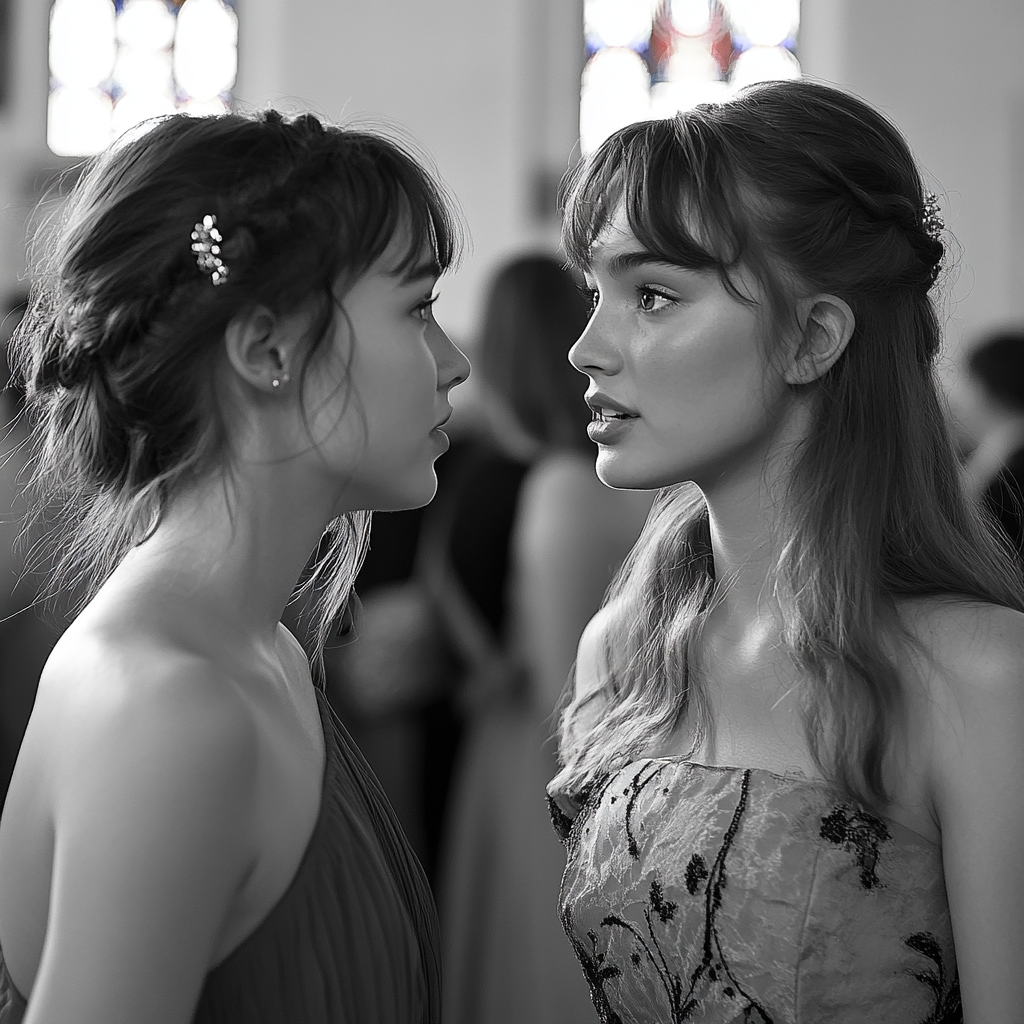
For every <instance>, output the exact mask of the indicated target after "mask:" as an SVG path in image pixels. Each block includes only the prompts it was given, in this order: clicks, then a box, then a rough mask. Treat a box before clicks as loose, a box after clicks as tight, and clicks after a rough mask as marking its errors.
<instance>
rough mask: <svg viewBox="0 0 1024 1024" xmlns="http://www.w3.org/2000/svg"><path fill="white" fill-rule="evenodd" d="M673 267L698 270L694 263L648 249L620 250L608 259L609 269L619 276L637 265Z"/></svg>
mask: <svg viewBox="0 0 1024 1024" xmlns="http://www.w3.org/2000/svg"><path fill="white" fill-rule="evenodd" d="M652 265H653V266H661V267H671V268H672V269H673V270H696V269H699V268H697V267H694V266H693V265H692V264H687V263H679V262H677V261H675V260H670V259H666V258H665V257H664V256H659V255H657V254H656V253H653V252H648V251H647V250H646V249H636V250H633V251H632V252H620V253H618V254H617V255H615V256H613V257H612V258H611V259H610V260H609V261H608V269H609V271H610V272H611V274H612V276H614V277H618V276H619V275H620V274H624V273H625V272H626V271H627V270H634V269H635V268H637V267H649V266H652Z"/></svg>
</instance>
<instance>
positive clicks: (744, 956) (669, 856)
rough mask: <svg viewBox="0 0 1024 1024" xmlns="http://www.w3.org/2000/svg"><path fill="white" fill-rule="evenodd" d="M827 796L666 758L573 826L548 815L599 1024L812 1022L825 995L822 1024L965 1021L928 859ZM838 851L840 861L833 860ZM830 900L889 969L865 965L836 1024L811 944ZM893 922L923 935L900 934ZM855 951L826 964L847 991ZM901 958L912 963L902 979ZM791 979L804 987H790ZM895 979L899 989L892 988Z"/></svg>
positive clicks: (614, 788)
mask: <svg viewBox="0 0 1024 1024" xmlns="http://www.w3.org/2000/svg"><path fill="white" fill-rule="evenodd" d="M673 791H675V795H674V796H671V797H670V794H672V793H673ZM662 796H664V797H670V798H669V799H668V800H667V801H665V802H664V803H662V800H661V798H662ZM828 800H829V797H828V795H827V791H825V790H823V789H817V790H816V789H815V788H814V786H813V785H812V784H811V783H809V782H806V781H804V782H802V781H800V780H794V779H790V778H788V777H783V776H778V775H774V774H773V773H771V772H765V771H763V770H759V769H740V768H709V767H705V766H701V765H692V764H689V763H688V762H681V761H679V760H673V759H670V758H658V759H645V760H644V761H642V762H637V763H636V764H635V765H633V766H629V767H627V768H626V769H623V770H621V771H618V772H616V773H614V774H612V775H610V776H607V777H605V778H604V779H603V780H602V781H601V782H600V783H599V784H598V785H597V786H595V787H594V788H593V790H592V791H591V792H590V793H589V794H588V795H587V799H586V800H585V801H583V806H582V808H581V811H580V815H579V817H577V818H576V819H575V821H574V822H569V821H568V819H567V817H566V820H565V821H564V822H561V823H560V822H559V821H558V815H556V814H555V813H554V812H553V814H552V817H553V818H554V819H555V823H556V825H558V824H562V825H563V828H564V829H565V834H566V835H567V853H568V861H569V866H568V869H567V873H566V879H565V883H564V888H563V899H564V902H563V905H562V907H561V918H562V923H563V927H564V928H565V931H566V933H567V934H568V935H569V938H570V941H571V942H572V944H573V947H574V949H575V951H576V954H577V957H578V958H579V960H580V963H581V964H582V966H583V971H584V974H585V976H586V978H587V981H588V983H589V985H590V989H591V995H592V998H593V1002H594V1006H595V1008H596V1009H597V1014H598V1019H599V1020H600V1021H601V1024H624V1021H623V1015H625V1017H626V1018H627V1019H628V1020H630V1021H633V1020H636V1021H640V1020H642V1021H643V1022H644V1024H696V1022H697V1021H700V1022H720V1021H726V1020H728V1021H730V1022H735V1024H739V1022H741V1021H742V1022H744V1024H783V1022H784V1021H788V1020H790V1019H791V1015H792V1013H794V1012H795V1013H796V1014H797V1015H798V1016H799V1019H807V1020H816V1019H818V1018H817V1017H816V1016H815V1010H816V1009H819V1007H818V1003H817V999H819V998H821V999H822V1000H823V1002H822V1004H821V1007H820V1009H821V1012H822V1014H823V1016H822V1018H821V1019H825V1018H826V1017H827V1018H828V1019H833V1018H834V1019H836V1020H837V1021H838V1020H840V1019H841V1020H842V1021H844V1022H852V1021H854V1020H856V1021H857V1022H858V1024H860V1022H861V1021H862V1020H866V1019H868V1017H870V1016H871V1015H870V1014H868V1016H867V1017H865V1016H864V1012H865V1008H866V1007H868V1006H869V1005H870V1006H875V1005H877V1006H878V1007H879V1010H880V1011H881V1010H882V1009H883V1008H884V1010H885V1012H884V1013H882V1015H881V1016H880V1017H879V1018H878V1019H880V1020H881V1019H885V1020H906V1021H908V1024H910V1022H911V1021H913V1022H914V1024H963V1014H962V1009H961V1001H960V994H959V987H958V982H957V976H956V969H955V961H954V960H953V959H952V957H953V950H952V936H951V935H949V934H948V916H947V915H948V909H947V908H946V906H945V902H944V891H943V890H942V888H941V885H940V882H941V861H939V860H938V859H937V856H938V855H937V854H933V853H930V852H929V851H928V850H927V849H920V848H919V847H918V846H917V845H916V844H915V840H914V839H913V837H907V838H906V839H904V838H903V837H902V836H900V835H899V833H897V834H896V838H895V839H894V837H893V834H891V831H890V824H887V822H886V821H885V820H884V819H882V818H880V817H876V816H875V815H872V814H869V813H868V812H866V811H864V810H862V809H861V808H859V807H858V806H857V805H855V804H849V805H848V804H831V803H828V802H827V801H828ZM808 811H809V812H810V813H807V812H808ZM712 815H713V816H714V817H712ZM712 821H718V822H720V824H719V825H718V826H717V830H718V838H717V839H716V838H715V833H714V832H711V833H709V832H708V824H709V823H710V822H712ZM892 829H894V830H895V829H897V826H892ZM560 831H561V829H560ZM906 843H910V844H911V847H910V848H908V847H907V846H906V845H905V844H906ZM830 845H831V846H834V847H837V848H839V849H840V850H841V851H843V852H844V854H845V856H840V857H838V858H837V857H835V856H828V855H827V851H828V848H829V846H830ZM890 850H891V853H890V852H888V851H890ZM609 851H610V852H609ZM890 856H891V857H892V858H893V859H892V860H889V859H888V858H889V857H890ZM846 857H849V861H847V860H846ZM933 857H934V858H935V861H934V864H935V866H934V868H933V867H931V864H932V863H933V861H932V858H933ZM917 858H923V860H922V859H917ZM851 862H852V866H853V870H852V871H851V869H850V867H848V866H847V864H850V863H851ZM883 866H884V867H885V870H884V871H883V870H882V868H883ZM904 869H906V870H904ZM933 872H937V874H933ZM733 874H735V881H733V882H732V884H733V885H735V886H736V890H735V893H734V894H732V889H731V887H730V880H731V877H732V875H733ZM935 879H938V881H936V880H935ZM765 885H768V886H770V887H772V888H771V890H770V891H769V892H767V893H766V892H765V890H764V886H765ZM869 893H870V894H872V895H870V896H869V895H868V894H869ZM730 894H732V895H730ZM819 894H820V895H819ZM834 900H839V901H841V904H840V905H848V908H847V910H846V911H845V912H846V913H848V915H849V916H848V917H843V918H840V919H838V920H842V921H843V922H844V924H843V927H844V928H845V927H847V924H846V923H845V922H848V924H849V927H852V928H855V929H861V928H863V929H868V931H867V932H865V934H866V935H870V936H871V941H872V942H873V943H876V944H877V943H879V942H881V943H884V944H888V949H889V951H891V954H892V955H893V957H894V958H895V960H894V973H892V974H886V973H885V971H883V972H882V974H885V977H882V976H881V975H878V971H877V965H875V966H873V967H872V971H873V972H874V973H873V974H872V976H870V977H869V976H868V975H865V976H864V978H863V983H864V985H863V988H862V989H860V990H859V991H858V992H857V994H856V996H855V998H854V1000H853V1001H851V1003H850V1004H849V1006H848V1007H847V1008H846V1013H845V1015H844V1014H843V1009H842V1007H839V1006H837V1005H835V1004H834V1003H832V1002H830V1001H829V1000H830V999H835V998H840V999H841V998H842V995H841V993H842V991H843V989H842V987H840V988H838V989H837V988H835V987H834V986H830V985H829V984H828V979H829V978H830V977H831V976H832V973H833V971H837V970H839V964H838V961H837V962H836V963H835V964H833V963H832V962H831V961H830V960H829V957H830V956H832V955H833V954H832V953H830V952H829V948H830V947H829V946H827V945H826V946H824V947H823V946H822V945H821V942H822V932H821V931H820V929H821V926H822V924H823V923H825V925H826V927H835V926H836V922H837V918H836V917H835V909H836V906H837V904H836V903H835V902H833V901H834ZM808 901H810V902H808ZM819 907H820V908H822V909H825V910H826V911H827V912H826V913H825V914H824V916H822V915H821V914H820V912H819ZM860 907H863V915H864V916H863V918H862V917H861V916H860V913H861V911H860V910H859V908H860ZM809 921H810V922H811V927H810V930H808V922H809ZM900 921H904V922H907V923H909V922H914V923H915V925H916V930H915V929H914V927H913V926H912V927H911V928H905V930H904V931H903V932H900V931H897V930H895V929H894V927H893V926H894V925H895V927H896V928H898V927H899V925H898V922H900ZM775 922H777V923H778V928H777V929H776V924H775ZM932 922H934V925H933V924H932ZM928 928H934V930H925V929H928ZM737 929H739V930H738V931H737ZM752 929H753V930H752ZM911 931H913V934H909V935H908V933H909V932H911ZM858 941H859V940H858ZM737 942H739V944H737ZM847 948H848V947H847V944H846V942H845V940H844V941H839V936H837V943H836V948H835V953H834V955H835V956H842V957H845V959H844V960H843V967H842V969H841V973H844V974H845V976H846V977H847V979H849V977H850V975H849V973H848V972H849V971H850V970H851V969H853V970H856V966H855V965H851V963H850V960H849V954H848V953H844V952H843V951H844V950H846V949H847ZM761 949H763V950H764V954H765V960H764V962H759V951H760V950H761ZM908 950H911V951H913V954H912V955H915V956H919V957H921V958H922V959H921V962H920V965H919V966H911V967H907V968H906V969H904V965H905V964H906V963H907V959H906V957H907V951H908ZM808 951H811V952H813V954H814V955H813V956H812V957H811V958H810V959H808V958H807V957H806V953H807V952H808ZM823 951H824V952H823ZM872 962H873V964H874V961H872ZM883 962H884V961H883ZM791 972H794V973H792V974H791ZM801 972H804V973H803V975H802V976H803V977H805V978H806V979H807V981H808V984H807V985H803V984H799V985H796V986H794V984H793V981H792V980H789V979H791V978H792V979H795V978H798V977H801ZM901 973H902V976H903V978H904V981H903V982H902V986H903V987H902V988H900V989H899V991H898V992H896V991H894V990H893V989H892V987H891V986H892V981H891V979H892V978H893V977H894V976H895V977H899V976H900V975H901ZM876 980H877V986H878V988H877V990H878V997H877V998H878V999H880V1000H883V1001H882V1002H878V1003H877V1004H876V1003H872V1002H863V1004H862V1003H860V1002H857V1000H864V999H867V1000H869V1001H870V1000H871V998H872V997H871V995H870V993H871V992H872V991H873V990H874V989H875V984H874V982H875V981H876ZM920 985H924V986H926V987H927V988H926V989H925V991H926V993H927V995H928V1010H927V1011H926V1012H925V1014H924V1015H922V1011H921V1009H920V1006H921V1005H922V1002H921V989H920V987H919V986H920ZM794 998H795V999H796V1005H795V1006H794V1005H793V1003H792V1000H793V999H794ZM808 1000H811V1002H808ZM855 1004H856V1005H855ZM911 1007H915V1008H916V1009H911ZM826 1008H827V1009H826ZM627 1009H628V1013H627ZM837 1010H838V1011H839V1015H838V1016H836V1011H837ZM901 1011H902V1012H901Z"/></svg>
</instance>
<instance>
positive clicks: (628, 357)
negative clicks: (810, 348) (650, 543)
mask: <svg viewBox="0 0 1024 1024" xmlns="http://www.w3.org/2000/svg"><path fill="white" fill-rule="evenodd" d="M586 278H587V286H588V288H589V289H591V290H592V294H593V299H594V303H595V306H594V311H593V314H592V316H591V319H590V323H589V325H588V326H587V329H586V331H585V332H584V333H583V335H582V337H580V339H579V341H577V342H576V344H575V345H574V346H573V348H572V350H571V352H570V353H569V360H570V362H571V363H572V364H573V366H575V367H576V369H577V370H580V371H581V372H582V373H585V374H587V376H588V377H589V378H590V387H589V388H588V389H587V395H586V398H587V402H588V404H590V406H591V407H592V408H593V409H594V410H595V411H594V420H593V421H592V422H591V424H590V427H589V428H588V430H589V433H590V436H591V439H592V440H594V441H596V442H597V445H598V456H597V472H598V475H599V476H600V478H601V479H602V480H603V481H604V482H605V483H606V484H608V485H609V486H611V487H622V488H637V489H646V488H655V487H663V486H666V485H669V484H673V483H678V482H681V481H684V480H692V481H694V482H695V483H697V485H698V486H700V487H701V489H702V490H703V491H704V492H705V493H707V492H708V490H709V488H713V487H714V486H715V485H716V484H718V483H719V482H721V481H723V479H724V478H726V477H728V476H730V475H731V474H735V473H736V472H741V471H742V470H743V469H744V468H750V467H755V466H756V467H757V469H758V471H759V470H760V467H761V466H762V465H763V464H764V459H765V457H766V455H767V452H768V445H769V442H770V439H771V436H772V434H773V430H774V427H775V426H776V425H777V419H778V416H779V414H780V411H781V407H782V403H783V402H784V399H785V396H786V395H787V393H788V388H787V385H786V384H785V383H784V381H783V380H782V379H781V376H780V375H779V374H778V373H777V372H776V371H775V370H774V369H773V368H772V367H771V366H770V364H769V361H768V359H767V356H766V353H765V345H764V341H763V338H764V330H765V323H766V322H767V319H768V318H767V313H766V307H765V306H763V305H760V304H758V305H754V304H750V303H744V302H741V301H740V300H739V299H737V298H735V297H734V296H733V295H731V294H730V293H729V291H728V290H727V289H726V288H725V286H724V285H723V284H722V281H721V279H720V278H719V276H718V274H717V272H715V271H714V270H710V271H706V270H691V269H686V268H683V267H679V266H675V265H673V264H668V263H664V262H661V261H660V260H659V259H658V258H657V257H655V256H653V255H652V254H651V253H648V252H645V251H644V247H643V245H641V244H640V242H638V241H637V239H636V238H635V237H634V235H633V234H632V232H631V231H630V230H629V227H628V225H627V223H626V219H625V216H624V214H623V213H622V211H621V210H620V212H619V213H618V214H617V215H616V216H615V217H613V218H612V219H611V221H610V222H609V225H608V227H607V228H606V229H605V230H604V231H603V232H602V233H601V234H600V236H599V237H598V238H597V239H596V241H595V243H594V245H593V248H592V262H591V265H590V267H589V268H588V272H587V274H586ZM738 283H739V285H740V287H741V288H743V289H744V290H745V291H746V292H747V294H750V295H752V296H753V297H755V298H756V297H758V296H759V291H758V289H757V287H756V283H755V282H754V281H753V280H752V279H746V278H744V277H742V276H740V278H739V282H738Z"/></svg>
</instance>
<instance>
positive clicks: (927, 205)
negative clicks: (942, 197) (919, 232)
mask: <svg viewBox="0 0 1024 1024" xmlns="http://www.w3.org/2000/svg"><path fill="white" fill-rule="evenodd" d="M921 227H923V228H924V230H925V231H926V232H927V234H928V237H929V238H933V239H935V240H936V241H938V239H939V236H940V235H941V234H942V232H943V229H944V228H945V227H946V222H945V221H944V220H943V219H942V209H941V207H940V206H939V197H938V196H937V195H936V194H935V193H934V192H925V194H924V213H923V214H922V215H921Z"/></svg>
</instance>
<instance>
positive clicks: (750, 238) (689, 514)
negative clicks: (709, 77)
mask: <svg viewBox="0 0 1024 1024" xmlns="http://www.w3.org/2000/svg"><path fill="white" fill-rule="evenodd" d="M565 225H566V228H565V239H566V243H567V248H568V251H569V253H570V254H571V257H572V259H573V260H574V261H576V262H577V263H578V264H579V265H580V266H581V267H582V268H583V269H584V271H585V272H586V275H587V280H588V283H589V286H590V288H591V289H592V293H593V297H594V310H593V314H592V317H591V321H590V324H589V327H588V329H587V331H586V332H585V333H584V335H583V336H582V337H581V338H580V340H579V342H578V343H577V344H576V346H575V347H574V349H573V351H572V353H571V356H570V358H571V360H572V362H573V364H574V365H575V366H576V367H577V368H578V369H579V370H581V371H582V372H584V373H586V374H587V375H588V376H589V377H590V389H589V391H588V393H587V400H588V402H589V404H590V405H591V407H592V409H593V410H594V422H593V424H592V425H591V427H590V432H591V438H592V439H593V440H594V441H596V442H597V444H598V456H597V469H598V474H599V475H600V477H601V479H602V480H604V481H605V483H607V484H609V485H610V486H613V487H628V488H643V487H649V488H662V491H661V493H660V495H659V497H658V500H657V501H656V504H655V507H654V509H653V511H652V515H651V517H650V519H649V521H648V523H647V525H646V527H645V529H644V533H643V535H642V536H641V539H640V541H639V542H638V544H637V546H636V548H635V550H634V551H633V553H632V555H631V556H630V558H629V559H628V560H627V563H626V564H625V566H624V568H623V570H622V572H621V574H620V575H619V577H618V579H617V581H616V582H615V583H614V585H613V587H612V590H611V592H610V594H609V596H608V599H607V601H606V604H605V606H604V607H603V608H602V610H601V611H600V612H599V613H598V615H597V616H596V617H595V618H594V619H593V620H592V621H591V624H590V625H589V626H588V627H587V630H586V631H585V634H584V636H583V638H582V641H581V644H580V648H579V655H578V663H577V670H576V678H575V686H574V689H573V690H572V692H571V694H570V695H569V698H568V701H567V705H566V707H565V709H564V711H563V715H562V719H561V730H560V749H561V760H562V765H563V767H562V770H561V771H560V772H559V774H558V775H557V776H556V778H555V779H554V780H553V781H552V783H551V786H550V790H549V792H550V793H551V795H552V797H553V801H554V804H555V811H556V819H557V823H558V824H559V825H560V826H561V828H562V829H563V830H565V831H566V832H567V836H568V865H567V869H566V873H565V876H564V879H563V888H562V894H561V915H562V921H563V925H564V927H565V929H566V931H567V933H568V935H569V937H570V940H571V941H572V943H573V945H574V947H575V949H576V952H577V955H578V957H579V959H580V961H581V963H582V965H583V968H584V972H585V974H586V976H587V978H588V980H589V982H590V986H591V990H592V995H593V998H594V1002H595V1005H596V1006H597V1008H598V1010H599V1013H600V1016H601V1019H602V1020H603V1021H605V1022H620V1021H621V1022H630V1024H638V1022H645V1024H654V1022H657V1024H665V1022H668V1021H672V1022H677V1021H688V1022H698V1021H699V1022H715V1024H725V1022H740V1021H743V1022H750V1021H755V1022H760V1024H767V1022H773V1024H782V1022H789V1024H792V1022H800V1021H807V1022H810V1021H813V1022H816V1024H817V1022H825V1021H828V1022H829V1024H854V1022H858V1024H860V1022H865V1021H878V1022H885V1024H888V1022H896V1021H899V1022H907V1024H911V1022H913V1024H924V1022H930V1024H936V1022H946V1024H948V1022H952V1021H961V1020H964V1021H966V1022H968V1024H1010V1022H1011V1021H1018V1020H1020V1015H1021V1012H1022V1007H1024V972H1022V971H1021V970H1020V963H1021V960H1022V958H1024V887H1022V886H1021V884H1020V879H1021V877H1022V876H1024V800H1022V798H1021V795H1020V794H1021V789H1022V784H1024V759H1022V758H1021V754H1020V738H1021V736H1022V735H1024V679H1022V676H1024V614H1022V613H1021V612H1022V586H1021V579H1020V576H1019V574H1018V571H1017V570H1016V569H1015V567H1014V562H1013V559H1012V555H1011V552H1010V551H1009V550H1008V547H1007V546H1006V545H1005V544H1003V543H1001V542H1000V541H998V540H997V539H996V534H995V533H994V531H993V529H992V526H991V524H990V522H989V521H988V520H986V519H985V518H983V514H982V513H981V512H980V511H979V510H978V509H977V508H976V507H975V506H974V505H973V504H972V503H971V502H970V501H969V499H968V498H967V497H966V496H965V494H964V493H963V491H962V490H961V488H960V484H959V481H958V472H957V464H956V461H955V457H954V453H953V449H952V445H951V442H950V440H949V436H948V432H947V426H946V420H945V416H944V409H943V405H942V402H941V400H940V395H939V393H938V390H937V385H936V376H935V372H934V362H935V359H936V357H937V355H938V353H939V347H940V334H939V327H938V323H937V320H936V314H935V309H934V307H933V304H932V287H933V284H934V282H935V279H936V276H937V273H938V270H939V267H940V263H941V258H942V255H943V243H942V235H941V231H942V225H941V219H940V215H939V213H938V210H937V207H936V204H935V200H934V197H932V196H929V195H928V194H927V193H926V192H925V191H924V189H923V187H922V183H921V177H920V174H919V172H918V170H917V168H916V166H915V164H914V161H913V159H912V157H911V155H910V152H909V150H908V147H907V144H906V143H905V141H904V140H903V138H902V137H901V136H900V134H899V132H898V131H897V129H896V128H895V127H894V126H893V125H892V124H890V123H889V122H888V121H887V120H885V118H883V117H882V116H881V115H879V114H878V113H877V112H875V111H874V110H872V109H871V108H869V107H868V106H867V105H865V104H864V103H862V102H861V101H859V100H857V99H855V98H853V97H851V96H848V95H846V94H844V93H842V92H839V91H837V90H834V89H830V88H827V87H825V86H821V85H815V84H812V83H808V82H784V83H769V84H764V85H760V86H756V87H753V88H750V89H748V90H745V91H744V92H742V93H741V94H740V95H739V96H738V97H737V98H735V99H733V100H731V101H730V102H727V103H724V104H721V105H714V106H710V105H708V106H701V107H698V108H697V109H696V110H694V111H692V112H690V113H686V114H681V115H678V116H677V117H676V118H674V119H673V120H666V121H658V122H649V123H642V124H636V125H632V126H630V127H628V128H625V129H623V130H622V131H620V132H619V133H617V134H616V135H614V136H613V137H612V138H611V139H609V140H608V141H607V142H606V143H605V144H604V145H603V146H602V147H601V148H600V149H599V150H598V151H597V153H596V154H595V155H594V156H593V157H592V158H590V159H588V160H587V161H586V162H585V163H584V164H583V165H582V166H581V167H580V168H579V169H578V170H577V171H576V173H575V174H574V175H573V177H572V178H571V180H570V182H569V184H568V191H567V202H566V220H565ZM573 819H574V820H573Z"/></svg>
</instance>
